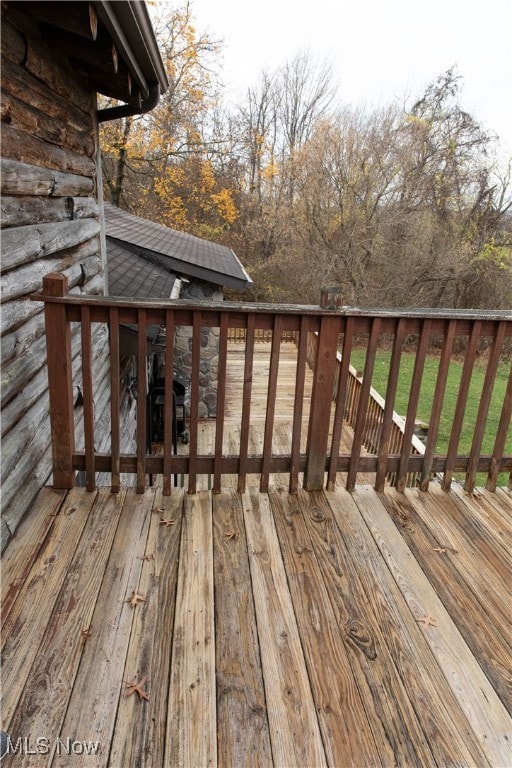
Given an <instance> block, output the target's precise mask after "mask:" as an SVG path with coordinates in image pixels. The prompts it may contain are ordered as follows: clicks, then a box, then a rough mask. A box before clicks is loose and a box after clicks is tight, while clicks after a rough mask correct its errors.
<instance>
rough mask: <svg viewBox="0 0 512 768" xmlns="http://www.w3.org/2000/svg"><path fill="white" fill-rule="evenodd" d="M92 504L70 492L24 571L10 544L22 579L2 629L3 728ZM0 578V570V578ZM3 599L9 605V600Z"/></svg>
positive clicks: (29, 549) (23, 536) (91, 498)
mask: <svg viewBox="0 0 512 768" xmlns="http://www.w3.org/2000/svg"><path fill="white" fill-rule="evenodd" d="M43 499H44V502H46V501H47V500H48V494H46V493H43ZM94 502H95V496H94V495H93V494H89V495H88V496H87V497H85V498H84V497H83V494H81V493H80V492H79V491H76V490H75V491H71V492H70V493H69V494H68V497H67V499H66V501H65V503H64V504H63V506H62V509H61V510H60V512H59V514H58V515H57V516H56V517H55V519H54V522H53V526H52V529H51V531H50V532H49V534H48V536H47V539H46V542H45V546H44V547H42V548H40V549H39V552H38V557H37V558H34V550H33V548H32V547H31V546H27V552H26V555H27V566H26V568H23V562H22V560H21V556H22V550H20V548H19V547H18V545H17V539H16V538H15V539H14V541H13V544H14V543H15V542H16V545H15V547H14V550H15V553H16V555H17V557H16V563H17V565H18V569H19V571H20V572H21V573H23V572H24V571H26V572H27V573H26V578H25V580H24V581H22V582H21V584H22V586H20V589H19V591H18V594H17V599H16V602H15V603H14V604H13V605H12V610H11V611H10V613H9V615H8V617H7V620H6V622H5V624H4V626H3V629H2V706H1V712H2V719H3V722H4V724H5V725H6V726H7V725H8V724H9V723H10V720H11V717H12V716H13V714H14V711H15V708H16V706H17V704H18V697H19V696H20V695H21V693H22V691H23V687H24V685H25V683H26V681H27V679H28V678H29V675H30V671H31V668H32V664H33V662H34V659H35V657H36V654H37V652H38V649H39V646H40V644H41V643H42V641H43V639H44V637H45V635H46V633H47V630H48V620H49V617H50V615H51V614H52V611H53V609H54V605H55V603H56V601H57V598H58V596H59V591H60V589H61V587H62V584H63V583H64V581H65V580H66V578H67V575H68V570H69V568H70V566H71V563H72V559H73V556H74V554H75V549H76V542H77V541H78V540H79V539H80V536H81V534H82V531H83V529H84V527H85V524H86V522H87V519H88V516H89V513H90V511H91V509H92V506H93V504H94ZM37 507H38V509H45V512H46V505H45V504H44V503H43V504H42V505H37ZM51 508H53V506H52V507H51ZM36 531H38V527H37V525H36ZM25 540H26V533H25V530H23V531H22V532H21V541H25ZM9 550H10V547H9ZM7 559H8V561H9V560H10V558H7ZM3 575H4V574H3V566H2V577H3ZM8 597H9V599H10V595H9V594H8ZM41 606H44V610H41Z"/></svg>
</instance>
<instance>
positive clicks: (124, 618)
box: [53, 489, 154, 768]
mask: <svg viewBox="0 0 512 768" xmlns="http://www.w3.org/2000/svg"><path fill="white" fill-rule="evenodd" d="M153 500H154V490H152V489H148V490H146V492H145V494H143V495H138V494H137V495H133V494H130V495H129V496H128V497H127V498H126V501H125V503H124V504H123V508H122V512H121V516H120V520H119V526H118V527H119V530H118V531H117V533H116V536H115V538H114V541H113V544H112V549H111V551H110V555H109V560H108V564H107V567H106V569H105V572H104V575H103V579H102V582H101V589H100V592H99V594H98V597H97V600H96V606H95V610H94V613H93V615H92V619H91V623H90V625H86V626H85V627H84V628H85V629H87V630H88V631H89V633H90V634H89V636H88V637H87V638H83V640H82V646H83V649H82V658H81V660H80V668H79V670H78V672H77V675H76V678H75V681H74V685H73V692H72V694H71V697H70V699H69V702H68V705H67V712H66V716H65V719H64V722H63V724H62V727H61V730H62V733H63V734H73V737H74V738H75V739H76V740H84V739H86V738H88V739H92V740H94V741H98V742H99V743H100V744H110V743H111V741H112V732H113V729H114V723H115V718H116V711H117V706H118V702H119V706H120V707H122V706H123V705H124V704H125V700H124V699H123V695H124V693H125V690H126V686H125V684H126V683H128V682H130V681H131V680H132V678H133V677H137V678H138V679H140V675H141V674H144V670H137V669H133V670H132V669H125V666H127V665H128V661H127V664H126V665H123V664H115V663H114V664H113V663H112V661H113V660H114V659H125V658H127V650H128V643H129V639H130V631H131V627H132V623H133V621H134V617H135V615H136V614H137V612H138V610H139V606H138V605H137V606H132V605H130V604H129V603H127V600H129V599H130V596H131V594H132V593H133V591H135V590H137V591H138V586H139V579H140V572H141V569H142V557H143V555H144V551H145V545H146V539H147V533H148V528H149V520H150V517H151V512H150V511H149V510H151V508H152V506H153ZM126 553H129V556H128V557H126ZM102 624H105V625H106V626H108V627H109V633H108V635H105V634H103V633H102V632H100V631H99V627H101V625H102ZM120 691H121V698H120V695H119V694H120ZM84 729H87V733H84ZM96 763H97V757H96V755H91V756H84V755H76V756H73V757H72V758H71V760H70V756H69V755H67V754H63V755H61V756H58V755H57V756H56V758H55V760H54V762H53V766H54V768H64V766H69V765H77V766H79V765H90V766H95V765H96Z"/></svg>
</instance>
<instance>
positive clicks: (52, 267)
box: [1, 6, 109, 549]
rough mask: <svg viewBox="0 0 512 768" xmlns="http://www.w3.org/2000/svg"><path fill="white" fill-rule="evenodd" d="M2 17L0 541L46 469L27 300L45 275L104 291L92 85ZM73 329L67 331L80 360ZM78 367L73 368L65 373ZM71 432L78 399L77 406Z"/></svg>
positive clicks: (42, 356) (77, 288) (23, 21)
mask: <svg viewBox="0 0 512 768" xmlns="http://www.w3.org/2000/svg"><path fill="white" fill-rule="evenodd" d="M3 11H5V15H4V14H3V17H2V41H1V42H2V102H1V120H2V131H1V141H2V159H1V193H2V202H1V210H2V263H1V302H2V307H1V311H2V314H1V333H2V360H1V362H2V388H1V420H2V427H1V429H2V432H1V437H2V510H3V511H2V530H1V533H2V549H3V548H4V547H5V545H6V543H7V541H8V540H9V538H10V537H11V535H12V534H13V533H14V531H15V530H16V528H17V526H18V524H19V522H20V520H21V519H22V518H23V516H24V514H25V512H26V511H27V510H28V509H29V508H30V505H31V503H32V501H33V499H34V498H35V496H36V495H37V493H38V491H39V489H40V488H41V486H42V485H43V484H44V483H46V482H47V481H49V480H51V443H50V422H49V412H48V389H47V371H46V344H45V339H44V310H43V307H42V306H41V305H40V304H39V303H35V302H32V301H30V298H29V296H30V294H31V293H33V292H34V291H35V290H37V289H39V288H40V286H41V281H42V278H43V276H44V275H46V274H48V273H50V272H62V273H64V274H65V275H67V277H68V280H69V285H70V288H71V292H72V293H77V294H103V293H104V285H105V279H104V268H103V264H104V259H103V257H102V246H101V237H100V206H99V203H98V199H99V198H98V195H99V181H98V130H97V119H96V95H95V93H92V92H91V90H90V88H89V86H88V84H87V82H86V80H85V78H83V77H82V76H80V75H78V74H77V73H74V72H72V71H71V70H70V69H69V67H68V66H67V64H66V62H65V60H63V58H62V57H61V56H59V53H58V51H53V50H52V49H50V48H48V47H47V46H44V45H43V42H42V41H41V39H40V34H39V31H38V27H37V25H36V24H35V23H33V22H32V21H31V20H30V19H29V18H28V17H26V16H25V15H20V14H18V13H17V12H16V10H15V9H14V8H12V7H11V8H9V6H7V8H6V9H3ZM79 345H80V337H79V333H77V332H75V334H74V337H73V355H74V357H75V358H76V359H77V360H78V352H79ZM107 354H108V337H107V334H106V331H105V329H104V328H103V327H102V328H99V327H98V328H97V329H96V330H95V337H94V339H93V366H94V367H95V372H94V374H93V376H94V379H95V381H96V383H97V389H96V392H95V404H94V405H95V415H96V418H97V419H98V420H101V419H102V418H103V413H104V412H105V409H108V404H109V390H108V386H107V378H106V377H107V373H108V365H107V362H106V359H107ZM80 383H81V371H80V369H79V367H78V366H76V369H75V371H74V384H75V386H76V387H77V389H76V392H77V393H78V387H79V386H80ZM76 422H77V423H76V428H77V437H78V439H79V440H80V433H81V431H82V426H81V408H77V409H76Z"/></svg>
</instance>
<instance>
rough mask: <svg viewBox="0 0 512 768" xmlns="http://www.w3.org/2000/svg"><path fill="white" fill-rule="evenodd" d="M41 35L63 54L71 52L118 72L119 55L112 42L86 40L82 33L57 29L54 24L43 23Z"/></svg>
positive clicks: (100, 66) (101, 66)
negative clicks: (76, 33) (77, 33)
mask: <svg viewBox="0 0 512 768" xmlns="http://www.w3.org/2000/svg"><path fill="white" fill-rule="evenodd" d="M41 37H42V39H43V42H44V43H45V44H46V45H49V46H50V47H52V48H55V49H56V50H57V51H59V53H61V54H66V55H67V54H69V55H71V56H73V57H74V58H75V59H80V60H81V61H84V62H87V63H88V64H92V65H93V66H95V67H97V68H99V69H102V70H105V71H106V72H114V74H117V70H118V67H119V57H118V53H117V50H116V48H115V46H114V44H113V43H112V41H108V42H102V41H101V42H100V41H99V40H86V39H85V38H84V37H81V36H80V35H75V34H73V33H72V32H66V31H63V30H60V29H57V28H56V27H54V26H53V25H52V24H46V23H42V24H41Z"/></svg>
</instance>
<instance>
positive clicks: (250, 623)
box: [213, 491, 272, 768]
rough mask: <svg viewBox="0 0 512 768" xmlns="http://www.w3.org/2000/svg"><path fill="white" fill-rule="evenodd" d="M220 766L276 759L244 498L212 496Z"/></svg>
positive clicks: (244, 764)
mask: <svg viewBox="0 0 512 768" xmlns="http://www.w3.org/2000/svg"><path fill="white" fill-rule="evenodd" d="M213 524H214V528H213V533H214V551H215V558H214V568H215V628H216V633H215V638H216V640H215V653H216V678H217V721H218V726H217V742H218V764H219V766H225V768H228V766H244V767H245V766H247V768H249V766H268V765H272V753H271V747H270V735H269V727H268V720H267V712H266V709H267V708H266V699H265V689H264V686H263V677H262V673H261V659H260V652H259V643H258V634H257V626H256V616H255V609H254V598H253V594H252V584H251V574H250V569H249V558H248V552H247V542H246V537H245V528H244V520H243V510H242V504H241V499H240V496H239V495H238V494H236V493H235V492H234V491H232V492H231V493H228V492H223V493H221V494H219V495H215V496H214V497H213Z"/></svg>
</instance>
